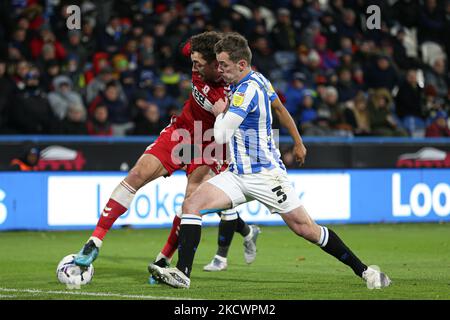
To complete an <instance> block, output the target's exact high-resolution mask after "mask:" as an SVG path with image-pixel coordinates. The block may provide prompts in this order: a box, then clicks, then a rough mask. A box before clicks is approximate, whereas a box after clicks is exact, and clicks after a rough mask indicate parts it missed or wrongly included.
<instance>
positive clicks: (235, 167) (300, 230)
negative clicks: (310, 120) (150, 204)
mask: <svg viewBox="0 0 450 320" xmlns="http://www.w3.org/2000/svg"><path fill="white" fill-rule="evenodd" d="M215 52H216V56H217V61H218V62H219V72H220V73H221V74H222V77H223V79H224V80H225V81H226V82H227V83H229V84H230V86H231V96H230V98H229V101H223V100H221V101H219V102H217V103H216V104H215V105H214V108H213V112H214V114H215V115H216V122H215V124H214V137H215V140H216V142H217V143H219V144H220V143H228V147H229V149H230V154H231V158H230V166H229V170H228V171H226V172H223V173H221V174H219V175H217V176H215V177H213V178H211V179H210V180H208V181H207V182H205V183H202V184H201V185H200V187H199V188H198V189H197V190H196V191H195V192H194V193H193V194H192V195H191V196H190V197H189V198H187V199H186V200H185V201H184V204H183V208H182V210H183V215H182V218H181V219H182V220H181V226H180V234H179V248H178V263H177V267H176V268H167V269H162V268H161V269H158V270H156V274H155V276H156V277H157V278H159V279H160V280H161V281H163V282H165V283H167V284H169V285H171V286H173V287H177V288H189V286H190V272H191V269H192V263H193V260H194V255H195V251H196V249H197V247H198V244H199V242H200V235H201V225H202V214H204V213H207V212H212V211H214V210H218V211H219V210H221V209H228V208H231V207H233V206H237V205H240V204H242V203H245V202H248V201H252V200H258V201H259V202H261V203H262V204H264V205H265V206H266V207H267V208H269V210H270V211H271V212H272V213H277V214H279V215H280V216H281V217H282V219H283V220H284V221H285V223H286V224H287V225H288V226H289V228H290V229H291V230H292V231H293V232H295V233H296V234H297V235H299V236H301V237H303V238H305V239H306V240H308V241H310V242H312V243H315V244H317V245H319V246H320V247H321V248H322V249H323V250H324V251H325V252H327V253H329V254H331V255H333V256H334V257H336V258H337V259H338V260H340V261H341V262H343V263H344V264H346V265H348V266H349V267H350V268H352V269H353V271H354V273H355V274H356V275H358V276H359V277H361V278H363V279H364V280H365V281H366V283H367V287H368V288H369V289H373V288H377V289H379V288H382V287H386V286H388V285H389V284H390V282H391V281H390V280H389V278H388V277H387V276H386V275H385V274H384V273H382V272H380V270H379V269H378V268H377V267H376V266H369V267H368V266H366V265H365V264H364V263H362V262H361V261H360V260H359V259H358V257H356V255H355V254H354V253H353V252H352V251H351V250H350V249H349V248H348V247H347V246H346V245H345V244H344V243H343V241H342V240H341V239H340V238H339V237H338V236H337V235H336V233H334V232H333V231H332V230H331V229H328V228H327V227H324V226H320V225H318V224H316V223H315V222H314V220H313V219H312V218H311V217H310V216H309V214H308V213H307V211H306V209H305V208H304V207H303V205H302V204H301V202H300V200H299V198H298V196H297V195H296V193H295V191H294V189H293V187H292V184H291V183H290V181H289V179H288V175H287V172H286V168H285V166H284V164H283V162H282V161H281V157H280V152H279V150H278V148H277V147H276V145H275V142H274V139H273V133H272V114H271V103H272V102H273V101H274V100H276V99H278V97H277V95H276V93H275V92H274V90H273V88H272V85H271V84H270V82H269V80H267V79H266V78H265V77H264V76H263V75H262V74H260V73H258V72H254V71H252V69H251V65H250V63H251V51H250V48H249V47H248V43H247V40H246V39H245V38H244V37H242V36H241V35H239V34H236V33H231V34H228V35H226V36H225V37H224V38H223V39H222V40H220V41H219V42H218V43H217V44H216V45H215ZM283 108H284V107H283ZM298 136H299V135H298ZM300 139H301V138H300ZM301 144H302V143H301ZM305 154H306V149H305Z"/></svg>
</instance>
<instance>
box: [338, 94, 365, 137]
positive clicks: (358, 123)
mask: <svg viewBox="0 0 450 320" xmlns="http://www.w3.org/2000/svg"><path fill="white" fill-rule="evenodd" d="M343 116H344V121H345V123H347V124H349V125H350V126H351V127H352V131H353V135H354V136H367V135H370V134H371V131H370V115H369V110H368V108H367V98H366V96H365V95H364V93H363V92H361V91H360V92H358V93H357V94H356V96H355V97H354V99H353V100H352V101H347V103H346V104H345V108H344V110H343Z"/></svg>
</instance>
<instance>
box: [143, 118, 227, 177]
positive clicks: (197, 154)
mask: <svg viewBox="0 0 450 320" xmlns="http://www.w3.org/2000/svg"><path fill="white" fill-rule="evenodd" d="M187 137H189V138H188V139H186V138H187ZM224 147H225V146H220V147H217V144H216V143H215V142H214V141H206V142H202V143H200V144H194V136H193V133H192V132H189V131H188V130H187V129H185V128H183V127H181V126H179V125H177V123H176V119H175V118H173V119H172V121H171V123H170V124H169V125H168V126H167V127H165V128H164V129H163V130H162V131H161V133H160V136H159V137H158V139H156V141H155V142H153V143H152V144H151V145H149V146H148V147H147V149H146V150H145V152H144V154H152V155H154V156H155V157H157V158H158V159H159V161H161V164H162V165H163V166H164V168H165V169H166V170H167V172H168V176H170V175H171V174H172V173H173V172H174V171H176V170H180V169H184V170H186V175H190V174H191V173H192V172H193V171H194V170H195V169H197V168H198V167H201V166H204V165H207V166H209V167H210V168H211V170H213V171H214V173H216V174H218V173H220V172H221V171H224V170H225V169H226V168H227V167H228V163H227V162H226V161H224V160H223V158H224V154H225V153H224V150H225V148H224ZM213 149H215V150H214V151H217V150H221V151H220V152H214V151H213V152H211V151H212V150H213Z"/></svg>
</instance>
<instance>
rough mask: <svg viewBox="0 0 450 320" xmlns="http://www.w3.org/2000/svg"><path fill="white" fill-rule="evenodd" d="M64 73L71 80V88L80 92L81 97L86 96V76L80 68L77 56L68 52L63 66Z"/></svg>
mask: <svg viewBox="0 0 450 320" xmlns="http://www.w3.org/2000/svg"><path fill="white" fill-rule="evenodd" d="M63 70H64V71H63V72H64V74H66V75H67V76H68V77H69V79H70V80H71V81H72V84H73V90H74V91H76V92H78V93H80V94H81V95H82V96H83V97H85V96H86V77H85V75H84V72H83V70H81V66H80V62H79V60H78V57H76V56H75V55H71V54H69V55H68V56H67V64H66V65H65V66H64V69H63Z"/></svg>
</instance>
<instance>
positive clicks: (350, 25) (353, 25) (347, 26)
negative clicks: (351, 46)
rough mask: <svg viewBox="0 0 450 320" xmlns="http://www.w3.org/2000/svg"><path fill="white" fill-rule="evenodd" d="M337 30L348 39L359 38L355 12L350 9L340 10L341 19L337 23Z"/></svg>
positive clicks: (359, 31) (359, 33)
mask: <svg viewBox="0 0 450 320" xmlns="http://www.w3.org/2000/svg"><path fill="white" fill-rule="evenodd" d="M337 32H338V34H339V35H340V36H341V37H342V36H344V37H348V38H350V39H359V38H361V30H360V29H359V27H358V24H357V19H356V15H355V12H354V11H353V10H351V9H347V8H346V9H343V10H342V19H339V22H338V24H337Z"/></svg>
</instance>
